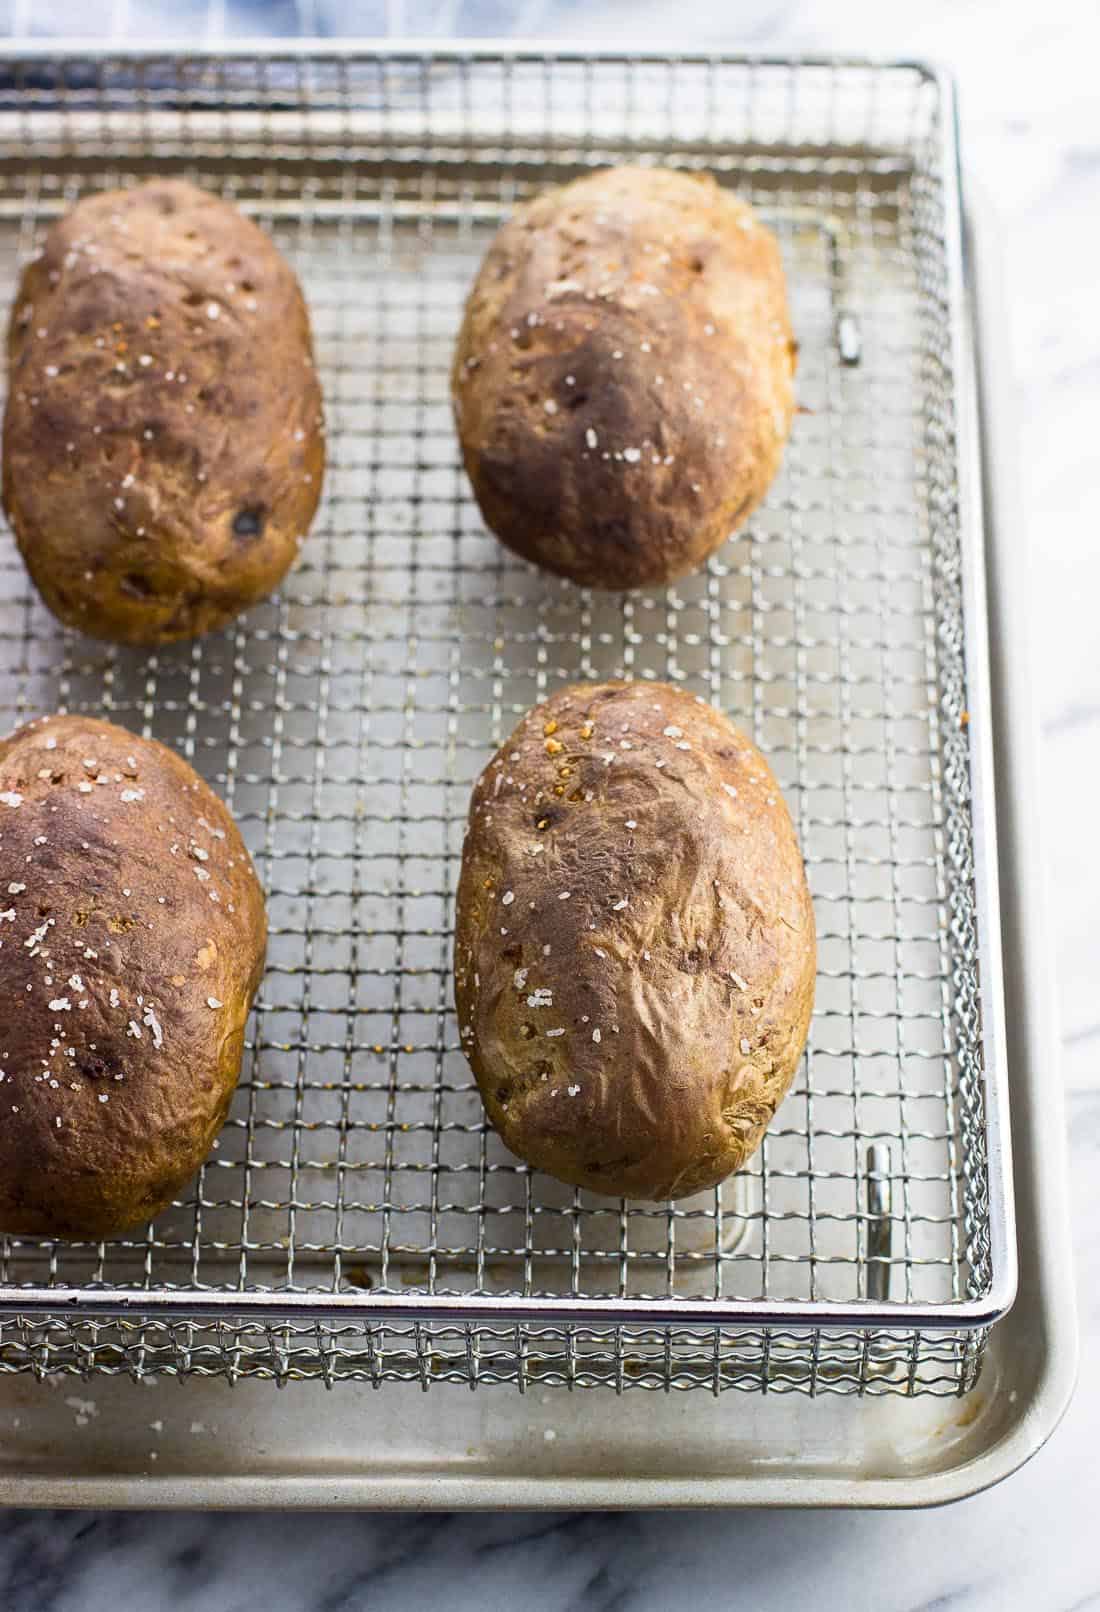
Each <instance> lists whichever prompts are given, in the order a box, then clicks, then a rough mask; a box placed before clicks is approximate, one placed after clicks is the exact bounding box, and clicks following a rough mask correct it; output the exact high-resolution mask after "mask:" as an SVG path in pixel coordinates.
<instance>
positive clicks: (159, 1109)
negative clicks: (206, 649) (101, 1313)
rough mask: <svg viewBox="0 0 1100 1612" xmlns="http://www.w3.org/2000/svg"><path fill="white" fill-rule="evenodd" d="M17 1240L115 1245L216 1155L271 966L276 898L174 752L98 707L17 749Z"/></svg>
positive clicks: (3, 1181) (11, 911) (6, 1041)
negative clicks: (98, 714)
mask: <svg viewBox="0 0 1100 1612" xmlns="http://www.w3.org/2000/svg"><path fill="white" fill-rule="evenodd" d="M0 941H2V945H0V1001H2V1002H4V1003H5V1004H6V1005H7V1007H8V1009H9V1012H8V1014H7V1015H6V1022H5V1025H4V1028H3V1033H2V1037H0V1069H2V1070H3V1078H2V1079H0V1232H8V1233H12V1234H16V1235H22V1236H35V1237H69V1238H90V1239H98V1238H101V1237H111V1236H114V1235H116V1234H117V1233H119V1232H123V1231H126V1230H127V1229H129V1228H130V1227H134V1226H138V1225H140V1224H142V1223H143V1222H145V1221H147V1220H150V1219H152V1218H153V1216H155V1215H156V1214H158V1213H159V1212H160V1210H161V1209H163V1208H164V1207H165V1206H166V1205H167V1204H168V1203H169V1202H170V1201H171V1200H172V1199H173V1198H175V1197H176V1196H178V1194H179V1193H180V1191H181V1189H182V1188H183V1187H184V1186H185V1185H186V1183H187V1181H188V1180H189V1179H190V1177H191V1176H192V1175H194V1173H195V1171H196V1170H197V1169H198V1167H199V1165H200V1164H201V1163H202V1161H203V1160H204V1159H205V1158H206V1156H207V1154H208V1153H209V1151H210V1148H211V1145H212V1143H213V1141H214V1138H215V1136H216V1135H217V1133H218V1131H219V1130H220V1129H221V1127H222V1124H223V1123H224V1120H225V1117H226V1114H227V1112H228V1109H229V1104H230V1102H231V1100H232V1097H233V1092H234V1090H235V1088H236V1084H237V1077H238V1075H239V1072H240V1064H241V1052H242V1047H243V1044H244V1030H245V1021H246V1020H247V1018H248V1012H249V1008H250V1007H251V1004H252V998H253V996H254V995H255V992H256V989H257V987H258V985H259V982H260V976H261V974H262V972H263V963H264V952H265V949H266V944H267V920H266V915H265V909H264V899H263V894H262V891H261V889H260V886H259V883H258V881H257V879H256V875H255V872H254V870H253V867H252V863H251V861H250V859H249V855H248V852H247V850H246V849H245V847H244V844H243V842H242V840H241V837H240V835H239V833H238V831H237V828H236V826H235V825H234V823H233V820H232V818H231V817H230V815H229V813H228V811H227V810H226V808H225V806H224V805H223V804H222V802H221V801H220V800H219V799H218V797H217V796H216V795H215V794H214V793H213V791H212V790H210V789H208V788H207V786H206V784H205V783H203V782H202V780H201V779H200V778H199V777H198V775H197V774H196V773H195V772H193V771H192V769H191V768H190V767H189V766H188V765H187V763H186V762H185V761H183V760H182V759H181V758H180V757H179V756H177V755H176V754H175V753H174V752H173V751H171V750H167V749H165V747H164V746H163V745H160V744H157V743H155V742H154V741H153V740H150V739H137V738H135V737H134V736H133V735H132V734H130V733H127V732H125V731H124V730H123V729H122V728H118V727H115V726H114V725H113V724H111V723H109V722H100V721H96V720H94V719H92V718H90V717H77V716H55V717H46V718H42V719H41V720H39V721H37V722H33V723H31V724H30V725H29V726H27V727H24V728H20V729H19V730H18V731H17V732H15V733H13V734H11V735H10V737H8V738H7V739H4V740H2V741H0Z"/></svg>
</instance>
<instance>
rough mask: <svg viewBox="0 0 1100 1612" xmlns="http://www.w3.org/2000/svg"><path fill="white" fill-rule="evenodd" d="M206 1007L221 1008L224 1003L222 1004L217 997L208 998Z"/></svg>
mask: <svg viewBox="0 0 1100 1612" xmlns="http://www.w3.org/2000/svg"><path fill="white" fill-rule="evenodd" d="M206 1005H207V1007H208V1008H220V1007H223V1006H224V1003H222V1002H220V1001H219V1000H218V998H217V997H216V996H208V997H207V998H206Z"/></svg>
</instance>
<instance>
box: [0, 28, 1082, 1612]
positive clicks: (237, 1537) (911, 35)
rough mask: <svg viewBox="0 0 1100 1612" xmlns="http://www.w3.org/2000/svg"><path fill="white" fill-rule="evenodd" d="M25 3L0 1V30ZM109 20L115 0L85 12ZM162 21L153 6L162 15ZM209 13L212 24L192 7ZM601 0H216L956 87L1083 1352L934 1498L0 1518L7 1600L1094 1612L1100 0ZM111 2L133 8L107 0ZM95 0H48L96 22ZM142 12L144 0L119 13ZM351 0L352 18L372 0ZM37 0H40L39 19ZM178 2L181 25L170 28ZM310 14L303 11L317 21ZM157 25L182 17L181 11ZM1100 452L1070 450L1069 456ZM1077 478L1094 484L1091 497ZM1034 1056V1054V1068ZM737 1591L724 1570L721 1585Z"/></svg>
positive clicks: (400, 1610)
mask: <svg viewBox="0 0 1100 1612" xmlns="http://www.w3.org/2000/svg"><path fill="white" fill-rule="evenodd" d="M33 9H34V8H33V7H31V6H21V5H14V6H10V7H7V8H5V7H4V6H3V4H0V27H2V26H3V24H4V19H5V17H6V18H7V24H8V27H9V30H10V31H15V32H19V31H23V32H25V31H27V29H28V27H29V26H30V22H29V19H30V17H31V13H32V11H33ZM98 9H99V10H101V11H102V12H103V13H104V18H103V19H102V20H103V25H104V27H105V28H106V27H107V26H108V25H109V23H110V20H111V19H110V17H109V16H108V13H111V12H112V10H113V13H114V21H115V23H116V25H117V23H118V18H119V11H120V8H119V7H118V6H117V5H115V6H114V7H113V8H112V7H111V6H108V5H104V6H101V7H99V8H98ZM156 9H157V16H156V18H155V19H154V21H159V23H160V24H161V25H163V21H164V15H165V9H164V8H163V7H160V8H156ZM195 9H196V12H202V11H204V9H205V13H206V14H207V20H209V14H210V12H211V10H212V9H217V8H210V7H205V8H204V7H203V6H201V5H200V6H197V7H196V8H195ZM824 9H826V8H815V7H812V6H811V5H810V4H809V3H808V0H785V3H778V0H773V3H768V0H745V3H743V4H739V5H738V6H737V7H732V6H725V5H722V4H721V3H720V0H677V4H676V5H675V7H673V6H671V5H669V4H668V3H667V0H619V3H613V4H600V3H598V0H592V3H589V4H586V5H584V6H581V5H579V4H573V3H570V0H566V3H553V0H529V3H528V4H526V5H516V6H514V7H507V6H501V5H498V4H495V3H488V0H481V3H480V4H470V5H464V4H463V3H461V0H451V3H449V4H441V3H440V0H433V3H431V4H428V3H424V4H417V0H406V3H405V4H403V5H401V4H397V3H391V4H389V5H387V6H382V5H364V6H352V5H348V4H342V3H338V0H315V3H314V4H312V5H307V6H299V7H298V9H297V12H295V10H294V8H293V7H291V6H285V7H273V8H271V11H272V12H278V13H279V16H278V18H277V19H276V20H275V21H274V22H266V23H265V22H262V21H260V22H258V19H262V17H263V16H265V15H266V13H264V11H263V8H262V7H259V6H255V5H253V6H250V7H241V8H234V7H233V6H232V5H230V6H229V7H228V8H225V7H222V8H221V11H222V13H223V20H224V15H226V14H227V15H228V20H229V22H230V25H231V26H233V27H235V28H236V30H237V31H238V32H255V31H259V28H260V27H261V26H263V27H265V28H267V29H268V30H269V31H270V30H271V29H274V30H276V31H279V32H284V33H285V32H288V31H292V30H291V26H290V24H288V22H287V20H286V18H285V17H284V16H283V12H284V11H285V12H286V13H287V14H288V15H289V17H290V18H291V22H293V23H298V24H302V25H303V26H306V27H308V26H310V25H312V26H315V27H317V28H318V29H323V30H324V31H326V32H338V31H341V29H343V30H346V31H348V32H357V33H360V34H363V33H367V32H371V31H374V32H384V31H386V27H387V25H388V26H389V27H390V28H391V29H393V30H395V31H396V30H402V29H403V30H404V31H407V32H410V33H412V32H422V33H423V32H461V31H464V30H465V31H479V32H482V33H497V34H499V33H501V32H505V31H507V30H508V29H509V28H510V27H512V26H514V27H515V28H516V30H517V31H521V32H524V33H527V34H531V33H535V32H537V33H540V34H543V35H546V36H550V35H554V34H558V35H562V36H565V35H570V34H572V35H574V36H578V35H579V36H583V37H585V38H588V39H590V40H597V39H599V40H602V41H605V42H614V43H616V44H619V45H622V44H624V43H626V42H629V43H630V44H631V45H633V46H641V45H644V44H646V43H647V42H654V43H656V42H659V41H667V40H668V39H669V38H670V37H673V36H674V37H675V38H676V39H677V40H678V41H680V42H681V43H682V44H684V45H687V44H689V43H690V44H691V45H693V46H696V45H697V46H706V45H713V46H719V45H731V44H739V43H740V44H751V45H753V46H754V47H757V48H775V49H784V48H793V47H807V48H847V49H854V50H859V51H868V52H881V53H885V54H903V55H918V56H933V57H936V58H938V59H940V60H942V61H944V62H946V63H948V64H949V65H950V66H952V67H953V68H954V69H955V71H956V72H957V75H958V77H959V80H960V85H961V93H962V111H963V123H964V138H965V154H966V161H967V168H968V174H969V177H970V179H971V181H972V182H974V183H976V184H977V185H979V186H980V187H981V189H982V191H983V192H984V193H985V195H986V196H987V198H988V199H989V200H990V201H991V202H992V203H993V205H994V207H995V209H996V212H997V213H998V214H999V219H1000V227H1001V233H1002V238H1003V245H1004V257H1005V265H1006V275H1007V290H1008V303H1009V312H1010V326H1011V328H1010V330H1009V331H1008V332H1007V333H1006V337H1005V339H1007V340H1008V341H1010V343H1011V352H1012V360H1013V365H1014V369H1015V373H1016V376H1017V391H1018V396H1017V413H1018V417H1019V423H1020V433H1021V434H1020V443H1019V448H1020V469H1021V484H1022V497H1023V502H1024V509H1023V516H1024V519H1023V523H1022V525H1023V529H1024V531H1025V532H1026V534H1027V538H1028V540H1029V542H1030V543H1031V545H1032V549H1033V554H1034V560H1035V565H1034V576H1035V586H1034V597H1033V602H1032V610H1033V641H1034V647H1035V665H1034V675H1035V677H1036V679H1037V683H1038V694H1039V707H1040V712H1041V720H1042V734H1041V747H1040V758H1041V759H1040V766H1041V769H1042V778H1041V788H1042V800H1043V809H1044V819H1045V821H1044V827H1045V838H1046V844H1047V848H1048V859H1049V879H1050V888H1051V900H1052V919H1053V922H1052V925H1051V929H1052V933H1053V935H1054V937H1055V941H1056V945H1057V972H1058V979H1059V989H1060V998H1061V1002H1060V1005H1061V1012H1062V1019H1063V1072H1064V1077H1065V1081H1066V1085H1067V1096H1068V1109H1067V1116H1068V1125H1069V1151H1070V1161H1071V1172H1072V1198H1073V1208H1074V1228H1075V1257H1076V1261H1077V1273H1078V1283H1079V1289H1078V1295H1079V1305H1080V1320H1081V1328H1082V1348H1083V1361H1084V1370H1083V1375H1082V1381H1081V1384H1080V1386H1079V1388H1078V1392H1077V1395H1076V1398H1075V1401H1074V1403H1073V1405H1072V1407H1071V1410H1070V1413H1069V1415H1068V1418H1067V1420H1066V1422H1065V1423H1064V1425H1063V1426H1062V1428H1061V1429H1060V1430H1059V1432H1058V1433H1057V1435H1056V1436H1055V1438H1054V1439H1053V1440H1052V1442H1051V1443H1050V1444H1049V1445H1048V1446H1047V1448H1046V1449H1045V1450H1043V1451H1042V1452H1041V1453H1040V1454H1039V1456H1038V1457H1036V1459H1035V1460H1034V1461H1033V1462H1032V1463H1031V1464H1030V1466H1028V1467H1027V1468H1026V1469H1025V1470H1024V1471H1022V1472H1021V1473H1019V1474H1017V1475H1016V1476H1015V1477H1013V1478H1012V1479H1011V1480H1010V1481H1009V1482H1008V1483H1006V1484H1004V1485H1002V1486H1001V1487H1000V1488H998V1489H996V1490H994V1491H992V1492H991V1493H989V1494H985V1495H981V1496H978V1497H977V1498H975V1499H973V1500H969V1501H965V1502H963V1503H961V1504H958V1505H955V1506H952V1507H950V1508H948V1509H946V1510H944V1511H939V1512H934V1513H892V1514H871V1513H851V1514H839V1513H832V1514H830V1513H817V1514H804V1513H752V1514H748V1513H745V1514H737V1513H732V1514H731V1513H725V1514H721V1515H713V1514H712V1515H659V1514H644V1513H635V1514H627V1515H622V1516H603V1515H592V1514H580V1515H565V1514H561V1515H540V1516H530V1515H484V1516H472V1517H456V1516H446V1515H439V1516H433V1515H426V1516H405V1517H392V1516H386V1517H381V1516H372V1515H364V1516H341V1517H324V1516H292V1517H287V1516H275V1515H262V1516H253V1517H244V1516H233V1515H189V1514H184V1515H143V1514H130V1515H112V1514H108V1513H101V1514H96V1513H72V1512H70V1513H61V1512H57V1513H44V1512H27V1513H16V1512H10V1513H7V1514H0V1607H3V1608H4V1612H118V1609H125V1612H128V1609H131V1608H134V1609H145V1608H172V1609H173V1612H192V1609H194V1612H200V1609H201V1612H253V1609H255V1612H358V1609H360V1608H368V1607H369V1608H370V1609H371V1612H390V1609H392V1612H413V1609H420V1608H424V1607H429V1606H436V1605H443V1604H446V1605H447V1606H448V1607H450V1608H453V1609H454V1612H464V1609H466V1608H469V1609H475V1608H476V1609H478V1612H494V1609H497V1608H502V1609H503V1608H521V1607H522V1608H524V1609H530V1612H555V1609H564V1608H578V1609H581V1612H665V1609H668V1608H675V1607H687V1606H704V1607H707V1608H724V1607H728V1606H733V1605H742V1604H743V1605H746V1606H752V1607H753V1608H755V1609H758V1612H765V1609H771V1608H775V1609H780V1608H787V1607H790V1606H793V1605H797V1604H799V1603H800V1602H802V1601H810V1600H812V1601H814V1602H816V1604H818V1605H820V1606H822V1607H825V1608H831V1607H834V1606H835V1607H841V1606H843V1607H845V1608H850V1609H852V1612H860V1609H863V1608H866V1609H868V1612H869V1609H871V1608H873V1609H874V1612H916V1609H918V1608H928V1609H932V1608H946V1607H951V1608H952V1609H955V1608H958V1609H959V1612H985V1609H990V1612H992V1609H994V1608H996V1609H1003V1608H1017V1607H1019V1608H1027V1609H1028V1612H1046V1609H1049V1612H1077V1609H1084V1608H1088V1607H1097V1608H1100V1550H1098V1549H1097V1545H1096V1538H1095V1535H1096V1518H1097V1516H1098V1514H1100V1468H1098V1466H1097V1463H1096V1459H1095V1429H1096V1427H1097V1426H1098V1425H1100V1380H1098V1378H1097V1375H1096V1371H1095V1369H1093V1368H1094V1367H1095V1365H1096V1363H1097V1362H1098V1361H1100V1297H1098V1295H1100V1232H1098V1230H1097V1225H1098V1219H1097V1216H1096V1212H1095V1188H1094V1182H1095V1179H1096V1176H1097V1170H1098V1165H1100V992H1098V990H1097V980H1098V978H1100V923H1098V921H1097V914H1098V913H1100V861H1098V860H1096V859H1093V858H1088V859H1083V858H1082V857H1081V853H1080V847H1081V845H1082V844H1083V843H1087V839H1086V836H1087V835H1089V834H1090V833H1091V829H1092V827H1093V825H1094V823H1095V815H1094V814H1095V810H1096V808H1095V803H1094V801H1093V798H1092V790H1091V784H1090V783H1089V780H1090V779H1093V780H1095V781H1097V782H1098V784H1100V651H1098V647H1097V644H1098V634H1097V630H1096V623H1095V616H1096V609H1097V600H1098V599H1100V544H1097V543H1096V541H1095V537H1094V522H1095V514H1094V511H1095V505H1096V499H1097V492H1098V488H1097V476H1096V470H1095V466H1096V462H1097V460H1096V449H1095V436H1096V419H1097V415H1098V411H1100V321H1098V320H1097V317H1096V268H1095V264H1096V260H1097V252H1098V248H1100V118H1098V114H1097V106H1098V101H1097V95H1096V89H1095V68H1096V60H1097V55H1098V51H1100V12H1096V11H1095V10H1094V8H1092V7H1089V6H1084V5H1081V4H1080V3H1079V0H1047V3H1046V4H1044V5H1043V6H1039V7H1036V6H1034V5H1031V4H1023V3H1020V0H1001V3H992V0H980V3H972V4H964V5H961V6H960V5H958V4H955V3H947V0H926V3H925V4H923V5H922V6H921V7H919V8H913V9H912V10H911V11H910V12H909V13H908V14H907V15H906V16H905V17H904V18H903V17H902V15H901V14H900V12H899V10H898V8H895V7H888V6H874V5H871V4H869V3H868V0H834V3H833V4H832V5H831V6H829V7H828V8H827V11H828V21H827V22H826V21H825V18H824V16H823V15H822V12H823V11H824ZM121 10H122V12H123V13H125V12H126V10H127V8H126V7H125V6H122V8H121ZM96 11H97V7H96V6H95V4H91V5H88V4H82V5H81V6H80V7H79V8H76V7H73V6H69V7H66V6H64V5H62V6H59V7H57V8H56V13H57V14H58V16H60V14H62V13H66V12H69V13H71V15H68V16H65V17H63V18H62V19H61V20H63V21H64V22H65V23H67V25H68V26H69V28H70V29H71V31H73V32H76V31H77V27H78V26H79V28H80V31H81V32H85V33H86V32H88V31H89V25H90V22H92V21H93V20H94V21H98V20H100V19H98V18H96V17H95V13H96ZM134 13H135V16H136V17H138V18H139V19H141V18H143V17H144V18H145V21H146V23H147V24H148V30H149V31H152V29H153V22H150V21H149V18H150V17H151V16H152V12H150V13H148V14H146V13H143V12H141V11H140V9H139V8H138V7H137V6H136V5H135V7H134ZM368 13H369V16H368V15H367V14H368ZM53 15H54V13H53V12H51V18H53ZM178 15H179V14H178V12H177V14H176V21H177V23H178ZM310 19H312V24H311V23H310ZM172 31H173V32H176V33H178V32H179V31H180V30H179V28H178V26H176V27H174V28H173V30H172ZM1090 465H1091V466H1093V469H1092V470H1090V469H1089V466H1090ZM1090 495H1091V501H1090ZM1053 1076H1054V1071H1053V1070H1052V1078H1053ZM733 1585H736V1588H732V1587H731V1586H733Z"/></svg>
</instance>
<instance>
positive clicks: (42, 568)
mask: <svg viewBox="0 0 1100 1612" xmlns="http://www.w3.org/2000/svg"><path fill="white" fill-rule="evenodd" d="M212 315H213V316H212ZM8 358H9V378H8V403H7V410H6V413H5V418H4V478H3V492H4V508H5V511H6V512H7V516H8V519H9V521H10V522H11V525H12V529H13V531H14V532H15V536H16V540H17V542H18V544H19V548H20V551H21V552H22V555H23V558H24V560H25V561H26V564H27V569H28V570H29V572H30V574H31V577H32V578H33V580H34V582H35V585H36V586H37V587H38V589H39V591H40V593H41V594H42V597H43V598H44V599H45V601H46V603H47V604H48V605H49V607H50V609H51V610H52V611H53V612H54V614H55V615H57V616H59V617H60V618H61V620H62V621H63V622H65V623H67V624H68V625H69V626H71V627H78V628H80V629H81V631H83V632H86V633H89V634H91V635H92V636H93V637H96V638H107V639H112V640H114V641H116V642H118V643H127V644H163V643H169V642H171V641H172V640H173V639H179V638H193V637H196V636H197V635H198V634H200V633H204V632H209V631H211V630H212V629H214V628H216V627H220V626H223V625H224V624H225V623H226V622H228V621H231V620H232V619H233V618H234V617H235V616H237V615H238V614H239V613H240V612H241V611H242V610H246V609H247V608H248V607H249V606H250V605H252V604H255V603H256V601H257V600H259V599H263V598H265V597H266V595H267V594H269V593H270V592H271V591H272V589H274V588H276V587H277V586H278V584H279V582H280V581H281V579H282V577H283V576H284V574H285V573H286V571H287V570H288V569H289V567H290V565H291V562H292V561H293V559H294V557H295V554H296V553H297V550H298V545H299V544H300V542H301V540H302V538H303V537H304V535H305V534H306V532H307V531H308V530H309V524H310V521H311V520H312V519H313V514H314V511H315V510H316V507H317V501H318V498H319V497H320V493H321V481H322V477H323V474H324V436H323V422H322V413H321V392H320V387H319V384H318V381H317V376H316V373H315V371H314V368H313V354H312V348H311V344H310V331H309V320H308V317H307V314H306V308H305V303H304V302H303V300H302V293H301V290H300V288H299V285H298V281H297V279H296V277H295V275H294V273H293V272H292V270H291V269H290V267H289V265H288V264H287V263H286V261H285V260H284V259H283V257H282V256H281V254H280V253H279V252H278V250H277V249H276V247H275V246H274V245H273V243H272V242H271V241H270V240H269V238H268V237H267V236H266V235H265V234H264V232H263V231H262V230H261V229H259V228H257V226H256V225H255V224H253V223H251V222H250V221H249V220H248V219H246V218H245V217H244V216H243V215H242V214H241V213H239V212H238V211H237V209H236V208H235V207H231V206H230V205H229V204H228V203H226V202H223V201H220V200H219V199H218V198H217V197H215V196H210V195H208V194H207V193H206V192H205V191H203V190H199V189H198V188H197V187H196V186H194V185H190V184H186V183H184V182H183V181H180V180H167V179H155V180H151V181H150V182H149V183H148V184H144V185H139V186H137V187H136V188H135V189H133V190H125V191H121V190H116V191H109V192H106V193H104V194H101V195H96V196H90V197H88V198H86V199H85V200H84V201H81V202H79V203H78V204H77V205H76V206H75V207H74V208H73V209H72V211H71V212H69V213H66V214H65V216H64V217H63V218H62V219H60V220H59V221H58V223H56V224H55V225H54V226H53V228H52V229H51V230H50V233H49V235H48V237H47V239H46V246H45V250H44V251H43V253H42V255H41V256H40V257H39V258H37V259H36V260H35V261H34V262H33V263H31V264H30V265H29V267H28V268H27V269H26V271H25V273H24V275H23V280H22V284H21V286H20V289H19V295H18V297H17V299H16V302H15V306H14V308H13V310H12V318H11V324H10V327H9V331H8Z"/></svg>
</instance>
